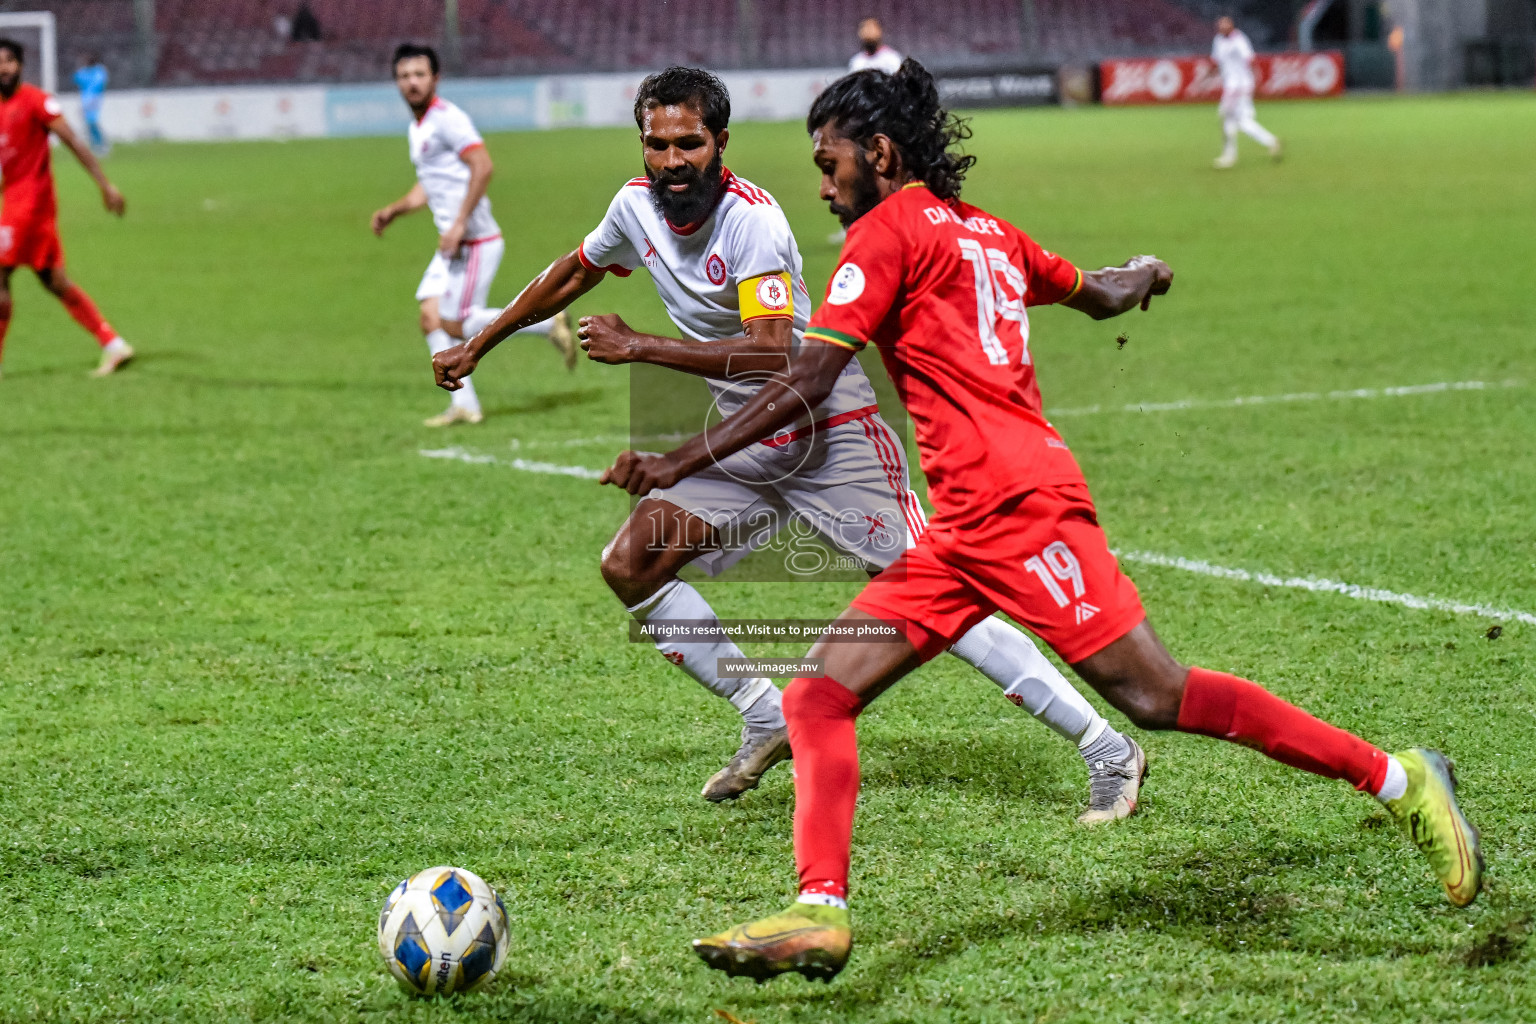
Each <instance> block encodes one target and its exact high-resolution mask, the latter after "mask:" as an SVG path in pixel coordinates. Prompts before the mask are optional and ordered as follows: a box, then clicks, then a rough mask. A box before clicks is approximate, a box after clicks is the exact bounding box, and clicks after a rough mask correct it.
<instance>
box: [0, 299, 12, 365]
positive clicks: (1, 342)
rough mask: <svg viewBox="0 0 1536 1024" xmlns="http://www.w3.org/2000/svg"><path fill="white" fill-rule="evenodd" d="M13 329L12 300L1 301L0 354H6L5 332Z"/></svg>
mask: <svg viewBox="0 0 1536 1024" xmlns="http://www.w3.org/2000/svg"><path fill="white" fill-rule="evenodd" d="M10 329H11V302H10V300H9V299H7V300H6V301H4V302H0V356H4V355H5V334H6V332H7V331H9V330H10Z"/></svg>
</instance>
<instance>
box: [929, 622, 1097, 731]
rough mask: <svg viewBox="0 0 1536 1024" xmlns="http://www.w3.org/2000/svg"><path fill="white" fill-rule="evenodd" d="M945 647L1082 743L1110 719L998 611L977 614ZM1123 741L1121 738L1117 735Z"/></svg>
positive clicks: (1052, 726) (1011, 697)
mask: <svg viewBox="0 0 1536 1024" xmlns="http://www.w3.org/2000/svg"><path fill="white" fill-rule="evenodd" d="M949 653H951V654H953V655H954V656H955V657H957V658H959V659H960V660H961V661H963V662H966V663H967V664H970V665H974V666H975V667H976V669H977V670H978V671H980V672H981V674H982V675H984V676H986V677H987V678H988V679H990V680H992V681H993V682H994V683H996V684H997V685H998V686H1000V687H1002V689H1003V693H1004V695H1006V696H1007V698H1008V699H1009V700H1011V701H1013V702H1014V703H1015V704H1017V705H1018V706H1019V707H1021V708H1024V709H1025V710H1026V711H1028V712H1029V713H1030V714H1032V715H1034V716H1035V717H1036V718H1038V719H1039V720H1040V721H1041V722H1043V723H1044V724H1045V725H1046V726H1048V727H1049V728H1050V729H1051V731H1052V732H1055V733H1056V734H1057V735H1058V736H1061V737H1062V738H1064V739H1069V740H1071V741H1072V742H1073V743H1074V744H1077V745H1078V746H1079V749H1081V747H1082V744H1084V743H1093V742H1094V741H1097V740H1099V739H1101V738H1102V737H1103V735H1104V730H1106V729H1108V730H1109V732H1110V733H1112V734H1113V735H1115V736H1119V735H1120V734H1119V733H1117V732H1115V730H1114V729H1110V728H1109V723H1108V722H1106V721H1105V720H1104V716H1103V715H1100V714H1099V713H1098V712H1097V711H1095V710H1094V709H1093V705H1092V704H1089V703H1088V702H1087V701H1086V700H1084V699H1083V695H1082V694H1080V693H1078V692H1077V690H1076V688H1074V687H1073V686H1072V684H1071V683H1069V682H1067V681H1066V679H1065V678H1063V677H1062V674H1061V673H1060V672H1058V671H1056V666H1055V665H1052V664H1051V663H1050V661H1048V660H1047V659H1046V657H1045V655H1043V654H1041V653H1040V650H1039V648H1037V647H1036V646H1035V645H1034V643H1033V642H1032V641H1031V640H1030V639H1029V637H1027V636H1025V635H1024V634H1023V633H1021V632H1019V631H1018V630H1017V629H1014V628H1013V627H1012V626H1010V625H1008V623H1006V622H1004V621H1003V620H1002V619H999V618H997V617H995V616H994V617H991V618H986V619H982V620H981V621H980V622H978V623H976V625H974V626H972V627H971V630H970V632H968V633H966V634H965V635H964V636H962V637H961V638H960V639H959V640H957V641H955V645H954V646H953V647H951V648H950V649H949ZM1122 742H1123V741H1122Z"/></svg>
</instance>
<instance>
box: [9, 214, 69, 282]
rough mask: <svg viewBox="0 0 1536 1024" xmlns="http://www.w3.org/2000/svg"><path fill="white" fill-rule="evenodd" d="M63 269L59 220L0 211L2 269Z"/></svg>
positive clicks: (62, 248)
mask: <svg viewBox="0 0 1536 1024" xmlns="http://www.w3.org/2000/svg"><path fill="white" fill-rule="evenodd" d="M7 206H9V204H7ZM63 265H64V246H63V245H61V244H60V243H59V223H58V221H57V220H55V219H54V218H53V217H50V216H37V215H35V214H30V213H28V212H18V213H16V214H12V212H11V211H10V210H9V209H4V210H0V267H31V268H32V269H33V270H53V269H54V268H56V267H62V266H63Z"/></svg>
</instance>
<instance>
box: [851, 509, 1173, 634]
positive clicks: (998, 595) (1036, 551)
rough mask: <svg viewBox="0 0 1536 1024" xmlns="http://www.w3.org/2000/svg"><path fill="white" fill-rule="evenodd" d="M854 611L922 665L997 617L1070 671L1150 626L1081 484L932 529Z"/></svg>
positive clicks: (876, 580) (858, 600)
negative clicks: (896, 631) (895, 637)
mask: <svg viewBox="0 0 1536 1024" xmlns="http://www.w3.org/2000/svg"><path fill="white" fill-rule="evenodd" d="M853 607H855V608H858V609H859V610H860V611H864V612H868V613H869V614H870V615H873V616H875V617H876V618H879V619H883V620H885V621H887V622H890V623H892V624H893V625H896V626H897V627H898V628H900V629H902V630H903V631H904V632H905V634H906V637H907V640H908V641H909V642H910V643H911V644H912V646H913V647H916V648H917V650H918V652H919V653H920V654H921V655H922V658H923V660H924V661H927V660H928V659H930V658H933V657H935V656H937V655H938V654H940V653H941V652H943V651H944V650H945V648H947V647H949V646H950V645H951V644H953V643H954V642H955V641H956V640H958V639H959V638H960V637H961V636H963V635H964V634H965V633H966V631H967V630H969V629H970V628H971V627H972V626H974V625H976V623H978V622H980V621H981V620H982V619H984V618H986V617H987V616H989V615H991V614H992V613H993V612H995V611H997V610H998V609H1002V610H1003V611H1005V612H1007V613H1008V614H1009V615H1011V616H1012V617H1013V618H1014V619H1015V620H1016V621H1017V622H1019V623H1021V624H1022V625H1024V626H1025V627H1026V628H1028V629H1029V631H1030V632H1032V633H1034V634H1035V635H1036V636H1038V637H1040V639H1042V640H1044V641H1045V642H1046V643H1048V644H1050V645H1051V648H1052V649H1053V650H1054V651H1055V652H1056V653H1057V654H1059V655H1061V657H1062V659H1063V660H1064V661H1066V662H1067V663H1068V664H1071V663H1072V662H1077V661H1082V660H1083V659H1084V658H1086V657H1088V656H1089V655H1091V654H1095V653H1097V652H1098V651H1101V650H1103V649H1104V648H1105V647H1108V646H1109V645H1110V644H1111V643H1113V642H1114V641H1116V640H1118V639H1120V638H1121V637H1122V636H1124V635H1125V634H1126V633H1129V632H1130V631H1131V630H1132V629H1134V628H1135V627H1136V625H1137V624H1138V623H1139V622H1141V620H1142V619H1144V618H1146V612H1145V611H1144V610H1143V609H1142V607H1141V597H1140V596H1139V595H1138V594H1137V593H1136V585H1135V584H1134V583H1132V582H1131V581H1130V579H1129V577H1127V576H1126V575H1125V574H1124V573H1123V572H1121V571H1120V563H1119V562H1117V561H1116V560H1115V556H1114V555H1112V554H1110V551H1109V542H1108V540H1106V538H1105V537H1104V531H1103V530H1102V529H1100V528H1099V519H1098V515H1097V513H1095V512H1094V509H1093V500H1092V498H1090V497H1089V495H1088V485H1087V484H1085V483H1081V482H1074V483H1068V484H1062V485H1056V486H1050V487H1040V488H1037V489H1036V490H1033V491H1030V492H1029V493H1028V494H1025V495H1023V496H1022V497H1020V498H1018V499H1016V500H1015V501H1013V502H1011V503H1010V504H1007V505H1004V506H1003V507H1002V508H1000V509H998V510H997V511H996V512H993V513H992V514H991V515H989V516H986V517H984V518H982V519H981V520H979V521H977V522H972V523H967V524H963V525H956V524H949V523H946V522H944V521H943V520H942V519H938V520H935V521H933V522H931V523H929V524H928V529H927V530H926V531H925V532H924V533H923V535H922V537H921V538H919V539H918V542H917V544H916V546H914V547H913V548H911V549H910V550H908V551H907V552H906V554H904V555H903V556H902V557H901V558H900V559H898V560H897V561H896V562H895V563H894V564H893V565H892V566H891V567H890V568H888V569H886V570H885V571H884V572H883V573H881V574H880V575H879V576H876V577H875V578H874V579H873V580H871V581H870V582H869V585H868V586H866V587H865V588H864V590H863V592H862V593H860V594H859V596H858V597H856V598H854V601H853Z"/></svg>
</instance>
